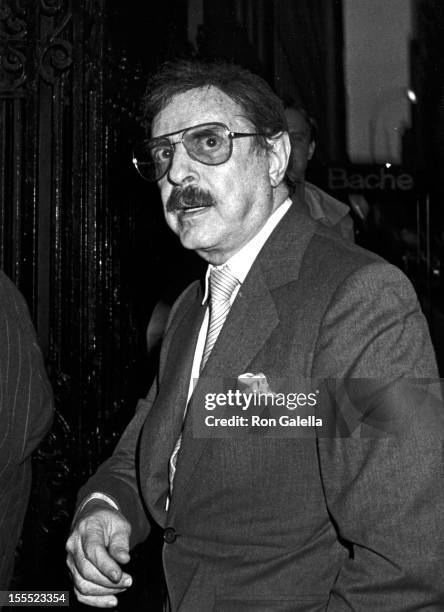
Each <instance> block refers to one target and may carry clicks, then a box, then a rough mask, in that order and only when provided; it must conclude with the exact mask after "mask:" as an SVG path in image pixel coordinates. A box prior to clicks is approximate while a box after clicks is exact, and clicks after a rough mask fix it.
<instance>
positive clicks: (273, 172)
mask: <svg viewBox="0 0 444 612" xmlns="http://www.w3.org/2000/svg"><path fill="white" fill-rule="evenodd" d="M267 141H268V143H269V144H270V145H271V149H269V151H268V174H269V177H270V184H271V186H272V187H277V186H278V185H279V184H280V183H282V181H283V180H284V177H285V171H286V169H287V166H288V160H289V159H290V151H291V144H290V137H289V135H288V132H281V133H280V134H277V135H276V136H273V137H272V138H267Z"/></svg>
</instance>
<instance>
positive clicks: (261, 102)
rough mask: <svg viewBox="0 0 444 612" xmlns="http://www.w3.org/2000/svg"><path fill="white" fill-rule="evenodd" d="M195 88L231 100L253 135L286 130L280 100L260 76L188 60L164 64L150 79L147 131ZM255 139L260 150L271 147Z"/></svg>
mask: <svg viewBox="0 0 444 612" xmlns="http://www.w3.org/2000/svg"><path fill="white" fill-rule="evenodd" d="M198 87H216V88H217V89H219V90H220V91H222V92H223V93H224V94H225V95H226V96H228V97H229V98H231V100H233V102H235V103H236V104H237V105H238V106H239V107H240V108H241V109H242V110H243V112H244V114H245V117H246V118H247V119H248V120H249V121H250V122H251V123H252V124H253V127H254V131H255V132H260V133H261V134H264V135H265V136H266V137H272V136H275V135H276V134H278V133H280V132H283V131H288V126H287V119H286V117H285V112H284V105H283V103H282V101H281V100H280V98H278V96H277V95H276V94H275V93H274V92H273V90H272V89H271V87H270V86H269V85H268V83H267V82H266V81H264V79H262V78H261V77H260V76H258V75H256V74H253V73H252V72H250V71H249V70H247V69H245V68H242V67H241V66H238V65H236V64H231V63H227V62H200V61H190V60H175V61H168V62H165V63H164V64H162V65H161V66H160V67H159V69H158V70H157V71H156V72H155V73H154V74H153V75H152V76H151V77H150V78H149V81H148V84H147V89H146V93H145V96H144V99H143V123H144V126H145V128H146V129H147V131H150V130H151V123H152V121H153V119H154V118H155V117H156V115H157V114H158V113H159V112H160V111H162V110H163V109H164V108H165V107H166V106H167V105H168V104H169V102H171V100H172V99H173V97H174V96H177V95H179V94H182V93H185V92H187V91H190V90H191V89H195V88H198ZM228 127H230V128H231V126H228ZM254 140H255V141H256V142H255V144H257V145H259V146H260V147H262V148H265V149H268V148H269V146H270V145H269V143H268V142H267V140H266V138H264V137H262V136H257V137H256V138H255V139H254Z"/></svg>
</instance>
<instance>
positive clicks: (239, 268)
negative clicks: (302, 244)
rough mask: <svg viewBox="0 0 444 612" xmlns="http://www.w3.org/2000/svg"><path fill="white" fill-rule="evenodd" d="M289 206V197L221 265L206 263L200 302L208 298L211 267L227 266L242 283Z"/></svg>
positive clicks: (204, 301) (203, 302)
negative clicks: (202, 294)
mask: <svg viewBox="0 0 444 612" xmlns="http://www.w3.org/2000/svg"><path fill="white" fill-rule="evenodd" d="M290 206H291V199H290V198H287V199H286V200H285V201H284V202H283V203H282V204H281V205H280V206H278V208H277V209H276V210H275V211H274V212H273V213H272V214H271V215H270V216H269V217H268V219H267V220H266V222H265V225H264V226H263V227H261V229H260V230H259V231H258V233H257V234H256V235H255V236H253V238H252V239H251V240H250V241H249V242H247V244H246V245H244V246H243V247H242V248H241V249H240V251H238V252H237V253H235V254H234V255H232V257H230V259H228V260H227V261H226V262H225V263H224V264H222V266H213V265H212V264H209V265H208V268H207V272H206V274H205V293H204V297H203V300H202V304H205V303H206V301H207V300H208V295H209V280H210V272H211V270H213V268H225V267H228V268H229V270H230V272H231V274H233V276H235V277H236V278H237V280H238V281H239V283H240V284H242V283H243V282H244V280H245V278H246V277H247V274H248V272H249V271H250V268H251V266H252V265H253V262H254V260H255V259H256V257H257V256H258V254H259V251H260V250H261V249H262V247H263V246H264V244H265V243H266V242H267V239H268V238H269V236H270V234H271V232H272V231H273V230H274V228H275V227H276V225H277V224H278V223H279V221H280V220H281V219H282V217H283V216H284V215H285V213H286V212H288V209H289V208H290Z"/></svg>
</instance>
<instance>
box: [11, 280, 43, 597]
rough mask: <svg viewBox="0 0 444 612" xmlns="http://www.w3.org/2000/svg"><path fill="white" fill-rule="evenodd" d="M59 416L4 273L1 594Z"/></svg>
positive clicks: (27, 321) (23, 312) (22, 307)
mask: <svg viewBox="0 0 444 612" xmlns="http://www.w3.org/2000/svg"><path fill="white" fill-rule="evenodd" d="M52 417H53V403H52V393H51V389H50V386H49V383H48V379H47V377H46V373H45V368H44V365H43V360H42V356H41V353H40V349H39V347H38V346H37V341H36V338H35V332H34V329H33V326H32V323H31V318H30V316H29V312H28V308H27V306H26V303H25V300H24V299H23V297H22V295H21V294H20V293H19V291H18V290H17V288H16V287H15V286H14V285H13V284H12V282H11V281H10V280H9V279H8V278H7V277H6V276H5V274H4V273H3V272H2V271H0V590H6V589H7V588H8V585H9V582H10V579H11V576H12V570H13V566H14V552H15V548H16V545H17V542H18V540H19V538H20V533H21V529H22V523H23V517H24V515H25V512H26V507H27V504H28V497H29V489H30V485H31V453H32V451H33V450H34V449H35V448H36V446H37V445H38V444H39V442H40V441H41V439H42V438H43V436H44V435H45V433H46V432H47V431H48V429H49V427H50V425H51V422H52Z"/></svg>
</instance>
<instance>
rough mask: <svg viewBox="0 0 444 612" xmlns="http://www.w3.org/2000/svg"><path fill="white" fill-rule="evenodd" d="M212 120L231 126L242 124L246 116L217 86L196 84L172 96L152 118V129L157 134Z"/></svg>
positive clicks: (154, 134)
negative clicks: (197, 86) (194, 86)
mask: <svg viewBox="0 0 444 612" xmlns="http://www.w3.org/2000/svg"><path fill="white" fill-rule="evenodd" d="M214 121H216V122H220V123H225V124H226V125H227V126H228V127H229V128H230V129H233V128H236V127H238V126H239V125H244V124H245V121H246V120H245V118H244V117H243V116H242V109H241V108H240V106H239V105H238V104H237V103H236V102H234V100H232V99H231V98H230V97H229V96H227V95H226V94H224V93H223V92H222V91H220V90H219V89H217V88H216V87H199V88H195V89H190V90H189V91H186V92H184V93H180V94H177V95H175V96H173V97H172V98H171V100H170V101H169V102H168V104H166V106H165V107H164V108H163V109H162V110H161V111H160V112H159V113H158V114H157V115H156V117H155V118H154V120H153V123H152V129H151V133H152V136H153V137H157V136H160V135H162V134H168V133H171V132H175V131H179V130H184V129H186V128H188V127H192V126H193V125H198V124H200V123H211V122H214Z"/></svg>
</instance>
